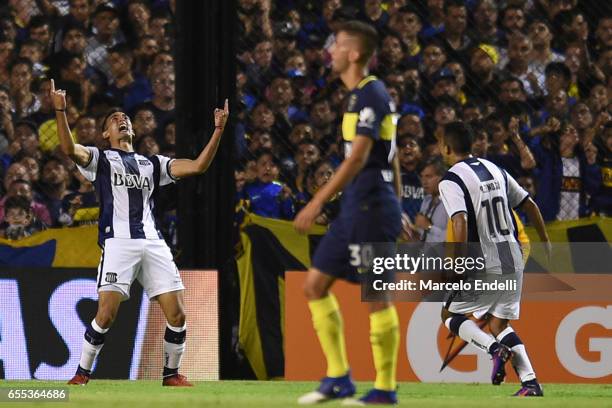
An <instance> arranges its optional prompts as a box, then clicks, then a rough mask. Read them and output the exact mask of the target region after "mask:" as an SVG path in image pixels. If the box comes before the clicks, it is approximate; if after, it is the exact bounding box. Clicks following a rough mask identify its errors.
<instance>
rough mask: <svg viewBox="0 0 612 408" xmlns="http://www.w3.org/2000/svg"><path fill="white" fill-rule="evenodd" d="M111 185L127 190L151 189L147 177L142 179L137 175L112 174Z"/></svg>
mask: <svg viewBox="0 0 612 408" xmlns="http://www.w3.org/2000/svg"><path fill="white" fill-rule="evenodd" d="M113 185H114V186H116V187H121V186H125V187H127V188H137V189H139V190H142V189H143V188H146V189H147V190H150V189H151V181H150V180H149V178H148V177H144V176H141V175H138V174H121V173H114V174H113Z"/></svg>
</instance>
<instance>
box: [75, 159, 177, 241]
mask: <svg viewBox="0 0 612 408" xmlns="http://www.w3.org/2000/svg"><path fill="white" fill-rule="evenodd" d="M87 149H88V150H89V152H90V156H89V157H90V160H89V163H88V164H87V165H86V166H77V167H78V168H79V171H80V172H81V173H82V174H83V175H84V176H85V177H86V178H87V180H89V181H91V182H93V183H94V185H95V187H96V191H97V193H98V195H99V202H100V219H99V221H98V230H99V236H98V244H99V245H100V246H101V247H104V241H105V240H106V239H107V238H132V239H139V238H140V239H161V238H162V236H161V234H160V232H159V231H158V229H157V226H156V225H155V218H154V216H153V208H154V199H153V196H154V193H156V192H157V191H158V189H159V187H160V186H164V185H167V184H170V183H173V182H175V181H176V179H175V178H174V177H173V176H172V174H171V173H170V163H171V162H172V159H170V158H169V157H165V156H161V155H155V156H152V157H145V156H142V155H140V154H138V153H134V152H125V151H123V150H119V149H109V150H100V149H98V148H96V147H87Z"/></svg>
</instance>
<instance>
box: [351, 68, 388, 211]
mask: <svg viewBox="0 0 612 408" xmlns="http://www.w3.org/2000/svg"><path fill="white" fill-rule="evenodd" d="M395 110H396V109H395V104H394V103H393V100H392V99H391V96H390V95H389V93H388V92H387V89H386V88H385V85H384V84H383V82H382V81H380V80H378V79H377V78H376V77H374V76H368V77H365V78H364V79H363V80H362V81H361V82H360V83H359V84H358V85H357V87H356V88H355V89H353V90H352V91H351V93H350V94H349V95H348V106H347V110H346V112H345V113H344V116H343V118H342V138H343V140H344V154H345V158H346V157H349V156H350V154H351V150H352V144H353V141H354V140H355V137H356V136H357V135H360V136H367V137H370V138H371V139H372V141H373V142H374V144H373V146H372V150H371V151H370V155H369V157H368V161H367V163H366V164H365V166H364V168H363V169H362V170H361V172H360V173H359V174H358V175H357V176H356V177H355V178H354V179H353V181H352V182H351V184H349V185H348V186H347V187H346V189H345V191H344V198H343V200H344V201H343V202H345V203H346V202H347V201H348V202H351V201H352V202H363V200H365V199H368V197H373V196H374V195H376V194H375V193H377V192H381V191H384V192H390V193H391V194H393V170H392V164H391V163H392V161H393V157H394V155H395V152H396V147H395V136H396V128H397V120H398V117H397V114H396V113H395Z"/></svg>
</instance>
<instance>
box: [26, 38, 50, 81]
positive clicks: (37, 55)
mask: <svg viewBox="0 0 612 408" xmlns="http://www.w3.org/2000/svg"><path fill="white" fill-rule="evenodd" d="M43 52H44V49H43V46H42V45H41V44H40V43H39V42H38V41H35V40H27V41H24V42H23V43H22V44H21V47H20V49H19V58H25V59H27V60H30V62H31V63H32V75H33V76H34V77H35V78H40V77H43V76H44V75H45V73H46V71H47V70H48V67H46V66H45V65H43V64H42V61H43V57H44V55H43Z"/></svg>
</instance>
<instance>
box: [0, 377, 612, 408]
mask: <svg viewBox="0 0 612 408" xmlns="http://www.w3.org/2000/svg"><path fill="white" fill-rule="evenodd" d="M316 385H317V384H316V383H314V382H282V381H268V382H256V381H219V382H198V383H196V386H195V387H194V388H168V387H161V385H160V382H159V381H111V380H93V381H92V382H91V383H89V384H88V385H87V386H85V387H75V386H72V387H70V388H69V390H70V402H68V403H49V404H50V405H49V406H50V407H55V408H61V407H77V406H78V407H87V408H97V407H100V408H102V407H104V408H119V407H123V406H128V407H134V408H139V407H143V408H144V407H147V408H148V407H164V408H182V407H185V408H187V407H198V406H201V407H206V406H210V407H232V408H233V407H291V406H297V404H296V402H295V401H296V399H297V397H298V396H299V395H301V394H303V393H306V392H309V391H312V390H313V389H314V388H315V387H316ZM370 386H371V383H359V384H358V391H360V392H364V391H365V390H367V389H368V387H370ZM0 387H1V388H17V389H24V388H34V387H36V388H50V387H64V383H63V382H55V381H2V382H0ZM517 389H518V387H517V384H504V385H501V386H499V387H494V386H491V385H486V384H419V383H401V384H400V385H399V390H398V397H399V400H400V406H407V407H428V408H430V407H445V408H447V407H453V408H455V407H489V408H490V407H495V408H498V407H518V406H521V407H526V406H529V407H535V406H537V407H559V406H564V407H565V408H577V407H612V385H611V384H605V385H585V384H546V385H544V393H545V395H546V396H545V397H544V398H527V399H525V398H513V397H509V395H511V394H512V393H514V392H515V391H516V390H517ZM41 405H48V404H40V403H36V404H33V403H25V402H20V403H15V404H11V403H9V404H7V403H0V406H1V407H2V408H5V407H8V406H15V407H20V408H25V407H27V406H41ZM323 406H324V407H334V406H340V403H339V402H329V403H326V404H324V405H323Z"/></svg>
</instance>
